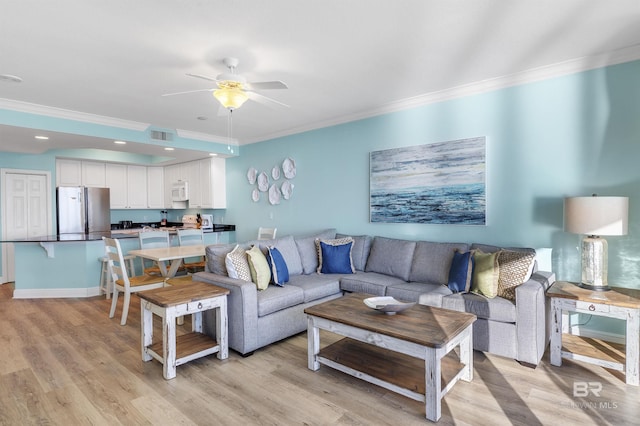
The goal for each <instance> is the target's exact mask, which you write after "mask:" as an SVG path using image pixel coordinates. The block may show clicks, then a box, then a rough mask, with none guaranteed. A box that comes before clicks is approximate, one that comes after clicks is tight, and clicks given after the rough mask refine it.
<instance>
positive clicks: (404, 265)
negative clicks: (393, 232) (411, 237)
mask: <svg viewBox="0 0 640 426" xmlns="http://www.w3.org/2000/svg"><path fill="white" fill-rule="evenodd" d="M415 248H416V242H415V241H407V240H398V239H393V238H384V237H374V239H373V243H372V244H371V252H370V253H369V259H367V266H366V268H365V271H366V272H377V273H380V274H385V275H390V276H392V277H397V278H401V279H403V280H404V281H409V275H410V273H411V264H412V262H413V252H414V251H415Z"/></svg>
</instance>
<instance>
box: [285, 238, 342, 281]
mask: <svg viewBox="0 0 640 426" xmlns="http://www.w3.org/2000/svg"><path fill="white" fill-rule="evenodd" d="M335 237H336V230H335V229H326V230H324V231H321V232H318V233H317V234H314V235H309V236H306V237H296V238H295V242H296V247H298V254H299V255H300V262H301V263H302V273H303V274H311V273H314V272H316V270H317V269H318V248H317V247H316V239H327V240H328V239H332V238H335Z"/></svg>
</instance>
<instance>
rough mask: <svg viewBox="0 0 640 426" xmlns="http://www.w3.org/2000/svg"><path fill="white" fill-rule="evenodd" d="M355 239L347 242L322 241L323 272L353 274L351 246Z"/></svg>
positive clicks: (321, 269)
mask: <svg viewBox="0 0 640 426" xmlns="http://www.w3.org/2000/svg"><path fill="white" fill-rule="evenodd" d="M352 247H353V241H351V242H348V243H346V244H339V245H336V244H327V243H325V242H324V241H320V250H321V252H322V257H321V259H322V265H321V267H320V273H322V274H353V264H352V262H351V248H352Z"/></svg>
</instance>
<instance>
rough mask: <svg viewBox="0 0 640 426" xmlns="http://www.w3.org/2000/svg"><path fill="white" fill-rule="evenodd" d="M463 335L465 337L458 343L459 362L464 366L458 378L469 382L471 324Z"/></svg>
mask: <svg viewBox="0 0 640 426" xmlns="http://www.w3.org/2000/svg"><path fill="white" fill-rule="evenodd" d="M463 333H464V334H466V336H464V337H463V338H462V340H461V341H460V362H461V363H463V364H464V372H463V373H462V376H461V377H460V378H461V379H462V380H464V381H467V382H470V381H472V380H473V324H471V325H470V326H469V327H467V329H466V330H465V331H463Z"/></svg>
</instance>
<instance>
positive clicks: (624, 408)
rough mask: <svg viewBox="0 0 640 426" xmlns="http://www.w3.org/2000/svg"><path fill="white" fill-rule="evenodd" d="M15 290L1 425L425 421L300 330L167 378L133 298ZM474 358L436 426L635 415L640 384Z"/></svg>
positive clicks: (581, 368) (2, 312) (7, 329)
mask: <svg viewBox="0 0 640 426" xmlns="http://www.w3.org/2000/svg"><path fill="white" fill-rule="evenodd" d="M11 295H12V287H11V286H10V285H9V284H6V285H2V286H0V424H2V425H19V424H39V425H40V424H64V425H72V424H73V425H75V424H105V425H106V424H109V425H115V424H157V425H165V424H211V425H215V424H228V425H236V424H237V425H250V424H261V425H262V424H264V425H276V424H278V425H279V424H285V425H289V424H297V425H335V424H340V425H343V424H344V425H372V424H388V425H410V424H425V423H429V422H428V421H427V420H426V419H425V418H424V412H425V411H424V406H423V405H422V404H421V403H418V402H416V401H413V400H410V399H407V398H404V397H402V396H399V395H396V394H394V393H391V392H388V391H386V390H384V389H382V388H379V387H377V386H374V385H370V384H368V383H365V382H363V381H360V380H358V379H355V378H352V377H350V376H347V375H344V374H342V373H340V372H337V371H334V370H332V369H330V368H328V367H325V366H323V367H322V368H321V369H320V370H319V371H317V372H312V371H310V370H308V369H307V358H306V348H307V344H306V334H305V333H302V334H300V335H298V336H295V337H293V338H290V339H287V340H285V341H282V342H279V343H277V344H273V345H270V346H268V347H267V348H264V349H261V350H258V351H256V353H255V354H254V355H252V356H250V357H247V358H242V357H241V356H239V355H238V354H237V353H235V352H233V351H230V352H231V353H230V357H229V359H227V360H225V361H220V360H218V359H217V358H216V356H215V355H211V356H208V357H205V358H202V359H199V360H195V361H192V362H190V363H188V364H186V365H182V366H179V367H178V375H177V377H176V378H175V379H173V380H170V381H165V380H164V379H163V378H162V366H161V365H160V364H159V363H158V362H156V361H151V362H148V363H144V362H142V361H141V359H140V348H139V344H140V343H139V341H140V330H139V327H140V307H139V299H138V298H137V297H135V296H134V297H133V298H132V306H131V312H130V315H129V321H128V323H127V325H126V326H124V327H122V326H120V325H119V319H117V318H114V319H113V320H110V319H109V318H108V308H109V301H107V300H105V299H104V298H102V297H95V298H90V299H55V300H54V299H46V300H45V299H34V300H13V299H12V298H11ZM119 314H120V309H119V310H118V312H117V315H119ZM187 326H188V323H187ZM321 339H323V343H324V341H326V342H329V341H335V337H334V336H332V335H329V334H322V336H321ZM474 357H475V358H474V362H475V364H474V367H475V372H474V380H473V382H471V383H466V382H459V383H458V384H456V385H455V386H454V388H453V389H452V391H451V392H450V393H449V394H448V395H447V396H446V397H445V398H444V401H443V404H442V418H441V420H440V422H439V424H443V425H449V424H455V425H509V424H514V425H538V424H544V425H552V424H553V425H558V424H564V425H571V424H579V425H589V424H598V425H602V424H613V425H624V424H638V421H639V420H638V418H639V417H638V416H639V414H640V389H639V388H637V387H633V386H626V385H625V384H624V382H623V381H621V380H620V378H619V375H614V374H612V373H611V372H609V371H606V370H604V369H602V368H599V367H595V366H590V365H587V364H581V363H574V362H571V361H565V363H564V364H563V366H562V367H552V366H551V365H550V364H549V356H548V354H546V355H545V357H544V359H543V362H542V363H541V364H540V365H539V366H538V368H536V369H535V370H534V369H530V368H527V367H523V366H521V365H519V364H518V363H516V362H515V361H513V360H510V359H505V358H501V357H498V356H493V355H485V354H483V353H479V352H475V353H474ZM575 381H585V382H600V383H602V392H601V395H600V397H599V398H597V397H594V396H589V397H585V398H575V397H573V396H572V395H573V386H574V382H575Z"/></svg>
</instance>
